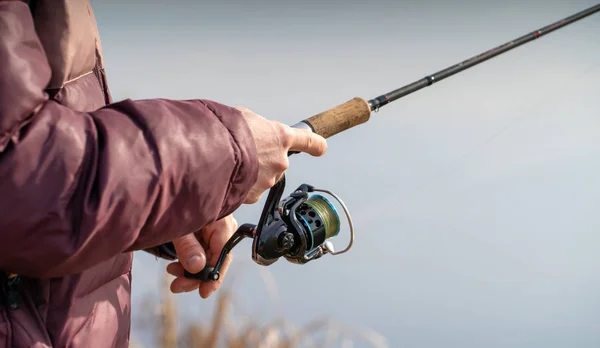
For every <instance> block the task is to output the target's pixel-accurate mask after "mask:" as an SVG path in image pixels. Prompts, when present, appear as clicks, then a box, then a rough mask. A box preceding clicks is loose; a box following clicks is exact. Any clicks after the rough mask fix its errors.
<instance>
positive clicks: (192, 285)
mask: <svg viewBox="0 0 600 348" xmlns="http://www.w3.org/2000/svg"><path fill="white" fill-rule="evenodd" d="M167 272H168V273H169V274H171V275H172V276H175V277H176V278H175V279H174V280H173V281H172V282H171V287H170V288H171V292H173V293H176V294H177V293H181V292H190V291H193V290H196V289H198V287H199V286H200V281H198V280H195V279H188V278H185V277H184V272H185V269H184V268H183V265H182V264H181V263H180V262H173V263H171V264H169V265H168V266H167Z"/></svg>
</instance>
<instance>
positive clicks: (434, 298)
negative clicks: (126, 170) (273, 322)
mask: <svg viewBox="0 0 600 348" xmlns="http://www.w3.org/2000/svg"><path fill="white" fill-rule="evenodd" d="M92 4H93V6H94V8H95V10H96V16H97V20H98V24H99V27H100V32H101V35H102V40H103V41H102V43H103V47H104V55H105V61H106V65H107V70H108V77H109V83H110V86H111V90H112V92H113V95H114V97H115V99H117V100H118V99H123V98H152V97H161V98H175V99H188V98H207V99H213V100H216V101H219V102H222V103H225V104H230V105H242V106H246V107H249V108H251V109H253V110H254V111H256V112H258V113H260V114H262V115H263V116H265V117H268V118H271V119H277V120H280V121H282V122H286V123H288V124H293V123H295V122H297V121H299V120H301V119H304V118H306V117H308V116H311V115H313V114H315V113H318V112H320V111H323V110H325V109H328V108H330V107H332V106H335V105H337V104H339V103H342V102H344V101H346V100H348V99H350V98H353V97H355V96H361V97H363V98H366V99H369V98H372V97H375V96H377V95H379V94H381V93H384V92H387V91H390V90H392V89H395V88H397V87H400V86H402V85H405V84H408V83H410V82H412V81H414V80H417V79H420V78H421V77H423V76H425V75H427V74H430V73H433V72H435V71H438V70H441V69H443V68H445V67H447V66H449V65H452V64H455V63H457V62H459V61H461V60H463V59H465V58H468V57H470V56H472V55H475V54H478V53H480V52H482V51H484V50H487V49H489V48H492V47H494V46H497V45H499V44H501V43H504V42H505V41H508V40H511V39H513V38H515V37H518V36H520V35H522V34H525V33H528V32H530V31H532V30H534V29H538V28H539V27H542V26H544V25H546V24H549V23H551V22H553V21H555V20H558V19H560V18H563V17H566V16H568V15H570V14H572V13H575V12H577V11H579V10H582V9H584V8H586V7H589V6H592V5H594V2H593V1H583V0H582V1H569V2H556V1H527V2H523V1H505V2H503V3H500V2H497V1H491V0H485V1H479V2H472V1H445V2H443V1H420V2H406V1H396V2H391V1H390V2H384V1H371V2H364V3H360V4H359V3H353V2H350V3H349V2H345V3H343V5H342V2H334V1H329V2H326V3H325V2H324V3H321V4H319V3H317V2H315V1H304V2H267V1H254V2H252V1H246V2H239V1H238V2H225V1H223V2H213V3H210V4H209V3H202V2H192V1H187V2H185V1H171V2H164V3H156V4H154V3H153V4H143V5H141V4H140V3H134V2H114V1H113V2H111V1H106V2H100V1H93V2H92ZM599 31H600V14H596V15H594V16H592V17H589V18H587V19H584V20H582V21H580V22H578V23H575V24H572V25H571V26H568V27H566V28H564V29H562V30H560V31H557V32H555V33H552V34H550V35H548V36H545V37H544V38H542V39H540V40H537V41H535V42H532V43H530V44H527V45H525V46H523V47H520V48H517V49H516V50H513V51H511V52H509V53H506V54H504V55H502V56H500V57H497V58H494V59H493V60H490V61H488V62H486V63H484V64H482V65H479V66H477V67H474V68H472V69H469V70H468V71H466V72H463V73H461V74H460V75H456V76H454V77H451V78H449V79H446V80H444V81H443V82H440V83H439V84H436V85H434V86H432V87H428V88H426V89H424V90H421V91H419V92H417V93H415V94H413V95H411V96H408V97H406V98H404V99H401V100H400V101H397V102H395V103H393V104H390V105H388V106H386V107H384V108H382V109H381V110H380V112H379V113H376V114H373V116H372V118H371V120H370V121H369V122H368V123H367V124H364V125H362V126H360V127H357V128H354V129H352V130H350V131H348V132H345V133H342V134H340V135H336V136H335V137H333V138H331V139H330V140H329V150H328V153H327V154H326V155H325V156H324V157H323V158H318V159H317V158H311V157H309V156H298V157H296V158H293V159H292V161H291V162H292V163H291V168H290V170H289V172H288V174H287V176H288V190H287V192H289V191H290V190H292V189H293V188H295V187H296V186H297V185H298V184H300V183H303V182H307V183H310V184H313V185H315V186H319V187H324V188H328V189H331V190H332V191H334V192H336V193H338V194H339V195H340V196H341V197H342V198H343V199H344V201H345V203H346V204H347V205H348V207H349V209H350V210H351V212H352V214H353V219H354V221H355V224H356V227H357V232H356V233H357V237H356V241H355V245H354V247H353V249H352V250H351V251H350V252H349V253H347V254H344V255H341V256H338V257H330V258H324V259H322V260H319V261H317V262H315V263H312V264H307V265H304V266H297V265H292V264H289V263H286V262H285V261H280V262H278V263H276V264H274V265H273V266H271V267H269V268H268V269H263V268H260V267H259V266H257V265H254V264H253V263H252V261H251V259H250V252H251V250H250V246H251V244H250V241H246V242H243V243H241V244H240V245H239V246H238V247H237V248H236V250H235V251H234V257H235V263H234V266H233V272H232V275H234V274H237V275H238V277H237V278H235V279H234V278H233V277H231V278H230V279H228V280H227V281H226V283H225V286H230V287H231V286H234V288H235V289H236V292H238V293H239V296H240V298H239V301H241V303H242V304H243V305H244V306H246V307H248V308H249V310H250V312H249V313H252V314H253V315H256V317H255V318H256V320H259V321H264V322H266V321H267V320H268V319H270V318H271V317H272V316H273V315H277V314H278V313H280V312H278V311H283V314H284V315H286V316H287V317H288V318H290V319H291V320H293V321H294V322H296V323H299V324H302V323H306V322H308V321H310V320H311V319H318V318H320V317H321V316H330V317H332V318H334V319H336V320H337V321H339V322H341V323H342V324H345V325H350V326H356V327H369V328H372V329H374V330H377V331H379V332H381V333H382V334H384V335H385V336H386V337H387V339H388V341H389V343H390V346H393V347H400V346H405V345H406V346H410V347H419V348H428V347H440V346H443V347H461V348H470V347H481V346H485V347H506V346H510V347H544V348H552V347H565V346H577V347H597V346H599V345H600V330H599V329H600V295H598V294H599V293H600V280H599V279H600V278H598V273H599V271H600V258H598V257H597V255H598V245H599V244H600V233H598V230H599V228H598V227H600V215H599V214H598V213H597V207H598V206H599V203H600V180H599V179H598V178H599V177H600V175H599V174H600V160H599V159H600V137H598V134H599V132H600V119H599V118H598V115H599V112H598V110H599V108H600V98H598V92H597V91H598V90H600V89H599V88H598V82H597V81H598V80H599V78H600V63H599V62H600V41H598V38H597V37H598V32H599ZM262 202H264V200H263V201H261V202H260V203H259V204H256V205H253V206H243V207H242V208H241V209H240V210H239V211H238V212H237V213H236V214H235V215H236V218H237V219H238V221H240V222H246V221H247V222H257V221H258V218H259V213H260V211H261V209H262V206H261V204H262ZM346 241H347V238H346V237H345V236H344V237H340V240H339V241H338V243H341V244H343V243H344V242H346ZM163 266H164V265H163V264H160V263H158V262H156V260H154V258H152V257H150V256H148V255H144V254H140V255H137V256H136V264H135V266H134V290H133V291H134V301H139V300H141V299H142V298H143V297H144V296H147V295H154V294H156V290H157V289H158V287H159V284H160V282H159V279H160V276H162V274H163V269H164V268H163ZM267 270H268V272H269V273H270V274H271V277H273V279H274V281H275V282H276V283H277V286H278V288H279V291H280V292H281V293H282V294H284V295H282V300H281V303H280V305H281V306H280V307H278V306H275V305H274V304H273V303H270V301H269V296H268V294H267V293H266V292H265V290H264V288H263V286H262V285H261V284H262V283H261V282H262V280H261V279H260V275H259V274H260V272H264V271H267ZM307 284H316V285H318V286H312V285H311V286H309V285H307ZM244 296H246V297H244ZM179 298H180V300H181V304H182V308H183V307H185V308H184V310H185V312H186V314H187V315H189V316H190V317H193V318H200V319H201V320H206V319H208V318H209V315H210V311H211V310H212V308H213V306H214V299H210V300H202V299H200V298H199V297H198V296H197V295H196V294H189V295H183V296H179ZM307 299H309V300H307ZM137 303H138V302H134V306H135V307H134V311H135V313H136V315H137V313H140V311H141V308H140V306H139V305H138V306H136V304H137ZM263 306H267V307H266V308H268V311H266V312H263V313H261V312H258V310H259V309H260V308H262V307H263ZM145 334H147V333H146V332H144V331H141V330H140V331H134V333H133V335H134V337H135V338H137V339H142V338H143V337H142V336H143V335H145Z"/></svg>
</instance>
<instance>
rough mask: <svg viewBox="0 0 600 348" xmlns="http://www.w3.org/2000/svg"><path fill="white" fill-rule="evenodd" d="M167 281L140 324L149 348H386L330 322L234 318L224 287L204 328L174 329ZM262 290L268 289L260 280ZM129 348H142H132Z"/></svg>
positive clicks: (378, 338) (366, 333) (368, 334)
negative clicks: (150, 337)
mask: <svg viewBox="0 0 600 348" xmlns="http://www.w3.org/2000/svg"><path fill="white" fill-rule="evenodd" d="M171 280H172V278H171V276H169V275H165V276H164V278H163V281H162V289H161V298H160V301H159V306H158V308H156V315H155V316H154V318H152V319H153V320H152V321H151V322H150V323H148V322H147V323H146V324H150V325H151V326H152V331H153V332H155V333H156V334H155V335H156V337H155V338H154V343H153V346H154V347H157V348H200V347H202V348H221V347H223V348H296V347H353V346H354V344H357V342H358V341H360V344H359V346H360V347H377V348H379V347H388V344H387V341H386V340H385V338H384V337H383V336H382V335H380V334H378V333H377V332H374V331H372V330H368V329H360V328H358V329H357V328H348V327H344V326H342V325H340V324H339V323H337V322H336V321H335V320H330V319H322V320H314V321H312V322H311V323H309V324H308V325H306V326H304V327H299V326H297V325H294V324H292V323H291V322H290V321H288V320H286V319H284V318H279V319H276V320H274V321H272V322H268V323H266V324H260V323H259V321H260V320H259V319H260V318H255V317H250V318H243V317H241V316H235V315H233V314H232V312H233V309H234V307H235V301H234V298H233V293H232V292H231V291H230V290H229V289H225V288H221V289H219V291H218V292H217V293H216V295H217V301H216V306H215V308H214V310H213V312H212V314H211V318H210V320H209V321H208V323H201V322H192V323H188V324H186V325H184V326H182V327H181V328H180V327H179V325H180V324H179V321H178V318H179V315H178V309H177V305H176V302H175V300H174V296H176V295H173V294H172V293H171V292H170V290H169V284H170V282H171ZM265 286H267V287H273V286H274V285H273V284H272V283H270V282H266V281H265ZM268 290H270V291H269V292H270V293H275V292H276V291H275V289H268ZM213 296H214V295H213ZM236 322H241V324H237V323H236ZM130 347H132V348H133V347H139V348H142V346H141V345H140V344H135V343H132V344H131V346H130Z"/></svg>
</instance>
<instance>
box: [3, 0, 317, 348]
mask: <svg viewBox="0 0 600 348" xmlns="http://www.w3.org/2000/svg"><path fill="white" fill-rule="evenodd" d="M290 150H291V151H301V152H307V153H310V154H311V155H314V156H320V155H322V154H324V153H325V151H326V142H325V139H323V138H322V137H319V136H317V135H314V134H311V133H309V132H306V131H302V130H297V129H292V128H290V127H287V126H285V125H282V124H280V123H278V122H274V121H269V120H267V119H265V118H263V117H261V116H259V115H257V114H254V113H253V112H251V111H250V110H247V109H243V108H232V107H229V106H225V105H222V104H219V103H216V102H213V101H208V100H187V101H176V100H165V99H152V100H140V101H132V100H124V101H120V102H113V101H112V100H111V96H110V93H109V89H108V86H107V79H106V74H105V71H104V66H103V61H102V51H101V46H100V41H99V37H98V32H97V27H96V23H95V19H94V15H93V12H92V9H91V6H90V4H89V3H88V1H87V0H56V1H50V0H38V1H29V2H25V1H18V0H10V1H9V0H0V241H1V243H2V245H3V247H2V251H1V252H0V270H1V271H2V274H3V276H4V278H3V279H2V287H1V290H2V291H1V293H0V298H1V300H2V301H1V305H0V347H50V346H52V347H80V346H85V347H88V346H91V347H127V346H128V341H129V330H130V291H131V284H130V281H131V265H132V257H133V256H132V252H133V251H136V250H146V251H149V252H152V253H153V254H155V255H157V256H161V257H165V258H169V253H168V252H166V251H168V248H165V246H167V245H170V244H169V243H171V242H172V245H173V246H174V248H175V250H176V252H177V255H178V256H179V260H180V261H177V262H174V263H172V264H171V265H169V272H170V273H172V274H175V275H178V276H179V278H177V279H176V280H175V281H174V282H173V284H172V290H173V291H174V292H181V291H195V290H196V289H198V288H199V292H200V295H201V296H202V297H207V296H209V295H210V293H211V292H213V291H215V289H216V288H217V287H218V284H219V283H206V284H200V283H199V282H197V281H194V280H189V279H184V278H183V277H181V276H182V273H183V268H184V267H185V268H186V269H187V270H188V271H190V272H198V271H200V270H201V269H202V268H203V267H204V266H205V265H206V264H207V263H208V264H214V262H215V261H216V258H217V256H218V253H219V252H220V250H221V248H222V246H223V244H224V243H225V241H226V240H227V239H228V238H229V236H230V235H231V234H232V232H233V231H234V229H235V228H236V225H237V223H236V221H235V219H234V218H233V217H232V216H231V214H232V212H233V211H235V210H236V209H237V208H238V207H239V206H240V205H241V204H243V203H246V204H252V203H255V202H257V201H258V199H259V198H260V196H261V195H262V194H263V193H264V191H266V190H267V189H269V188H270V187H272V186H273V185H274V184H275V182H276V180H277V179H278V178H279V177H280V176H281V175H282V173H283V172H284V171H285V170H286V168H287V166H288V160H287V157H286V154H287V152H288V151H290ZM207 258H208V259H207ZM170 259H172V258H170ZM14 275H17V276H14Z"/></svg>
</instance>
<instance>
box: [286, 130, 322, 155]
mask: <svg viewBox="0 0 600 348" xmlns="http://www.w3.org/2000/svg"><path fill="white" fill-rule="evenodd" d="M290 150H291V151H299V152H306V153H309V154H311V155H313V156H322V155H324V154H325V151H327V141H326V140H325V138H323V137H322V136H320V135H318V134H316V133H313V132H312V131H310V130H308V129H298V128H292V145H291V146H290Z"/></svg>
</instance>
